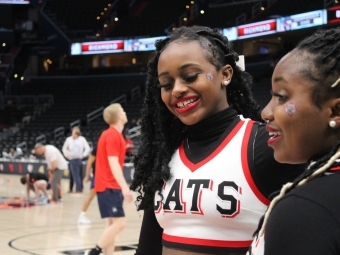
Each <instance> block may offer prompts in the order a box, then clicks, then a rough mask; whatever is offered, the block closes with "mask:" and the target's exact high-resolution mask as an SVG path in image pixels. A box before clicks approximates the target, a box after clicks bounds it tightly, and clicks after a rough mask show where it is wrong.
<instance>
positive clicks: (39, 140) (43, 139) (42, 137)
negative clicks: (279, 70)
mask: <svg viewBox="0 0 340 255" xmlns="http://www.w3.org/2000/svg"><path fill="white" fill-rule="evenodd" d="M35 142H36V143H42V144H46V136H45V135H39V136H38V137H37V138H35Z"/></svg>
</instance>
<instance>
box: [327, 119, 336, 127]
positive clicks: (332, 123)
mask: <svg viewBox="0 0 340 255" xmlns="http://www.w3.org/2000/svg"><path fill="white" fill-rule="evenodd" d="M328 124H329V126H330V127H331V128H334V127H335V126H336V122H335V121H334V120H331V121H330V122H329V123H328Z"/></svg>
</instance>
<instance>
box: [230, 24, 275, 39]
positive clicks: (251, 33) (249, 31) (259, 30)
mask: <svg viewBox="0 0 340 255" xmlns="http://www.w3.org/2000/svg"><path fill="white" fill-rule="evenodd" d="M273 33H276V19H272V20H266V21H261V22H256V23H251V24H247V25H242V26H238V27H237V37H238V39H243V38H250V37H255V36H260V35H267V34H273Z"/></svg>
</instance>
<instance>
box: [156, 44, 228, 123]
mask: <svg viewBox="0 0 340 255" xmlns="http://www.w3.org/2000/svg"><path fill="white" fill-rule="evenodd" d="M205 54H209V53H208V52H207V51H206V50H205V49H203V48H202V47H201V46H200V45H199V43H198V42H195V41H193V42H178V41H174V42H172V43H170V44H169V45H168V46H167V47H166V48H165V49H164V50H163V52H162V53H161V54H160V57H159V61H158V80H159V87H160V88H161V92H160V93H161V98H162V101H163V102H164V104H165V105H166V107H167V108H168V109H169V111H170V112H171V113H172V114H174V115H175V116H176V117H177V118H179V119H180V120H181V121H182V122H183V123H184V124H186V125H193V124H196V123H198V122H199V121H201V120H203V119H205V118H207V117H208V116H210V115H212V114H214V113H217V112H219V111H221V110H224V109H226V108H227V107H228V106H229V105H228V102H227V96H226V86H224V85H223V84H224V81H225V80H230V79H231V77H232V68H231V67H230V66H229V65H227V66H224V67H222V68H221V70H219V71H218V70H216V67H215V66H214V65H212V64H211V63H210V62H209V61H208V60H207V59H206V56H205Z"/></svg>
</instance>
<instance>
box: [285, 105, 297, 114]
mask: <svg viewBox="0 0 340 255" xmlns="http://www.w3.org/2000/svg"><path fill="white" fill-rule="evenodd" d="M297 111H298V110H297V108H296V106H295V104H293V103H287V104H286V105H285V112H286V113H287V114H288V115H289V116H290V117H293V115H295V113H297Z"/></svg>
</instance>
